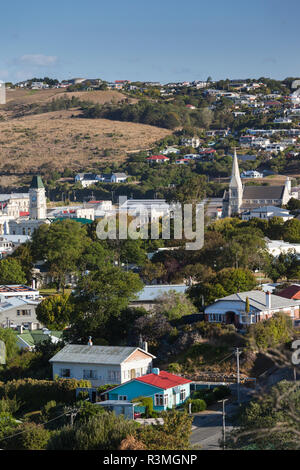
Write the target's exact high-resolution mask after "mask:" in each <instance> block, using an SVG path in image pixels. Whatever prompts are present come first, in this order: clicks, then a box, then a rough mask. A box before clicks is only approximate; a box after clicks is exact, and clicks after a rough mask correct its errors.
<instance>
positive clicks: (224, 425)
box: [218, 398, 228, 450]
mask: <svg viewBox="0 0 300 470" xmlns="http://www.w3.org/2000/svg"><path fill="white" fill-rule="evenodd" d="M227 400H228V398H225V399H224V400H218V401H219V403H222V420H223V450H225V448H226V422H225V420H226V413H225V401H227Z"/></svg>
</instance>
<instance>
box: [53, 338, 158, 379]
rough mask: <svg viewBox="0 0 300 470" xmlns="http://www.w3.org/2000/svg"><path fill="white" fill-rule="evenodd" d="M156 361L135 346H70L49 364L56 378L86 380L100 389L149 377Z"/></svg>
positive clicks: (146, 352) (56, 355)
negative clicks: (100, 386) (144, 376)
mask: <svg viewBox="0 0 300 470" xmlns="http://www.w3.org/2000/svg"><path fill="white" fill-rule="evenodd" d="M146 349H147V348H146ZM154 358H155V356H153V355H152V354H150V353H149V352H148V351H147V350H144V349H141V348H139V347H135V346H133V347H130V346H93V345H90V344H89V345H79V344H68V345H67V346H65V347H64V348H63V349H62V350H61V351H59V352H58V353H57V354H55V356H53V357H52V358H51V359H50V361H49V362H50V363H51V364H52V367H53V378H54V377H55V376H58V377H61V378H76V379H78V380H80V379H86V380H89V381H90V382H91V384H92V386H99V385H104V384H108V383H109V384H120V383H124V382H126V381H128V380H131V379H132V378H135V377H141V376H142V375H146V374H147V373H149V371H151V369H152V361H153V359H154Z"/></svg>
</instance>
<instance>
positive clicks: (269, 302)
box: [266, 291, 271, 308]
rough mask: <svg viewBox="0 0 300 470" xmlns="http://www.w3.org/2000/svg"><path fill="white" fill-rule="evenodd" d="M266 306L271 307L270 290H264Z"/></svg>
mask: <svg viewBox="0 0 300 470" xmlns="http://www.w3.org/2000/svg"><path fill="white" fill-rule="evenodd" d="M266 307H267V308H271V292H269V291H267V292H266Z"/></svg>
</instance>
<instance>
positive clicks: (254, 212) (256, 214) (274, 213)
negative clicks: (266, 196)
mask: <svg viewBox="0 0 300 470" xmlns="http://www.w3.org/2000/svg"><path fill="white" fill-rule="evenodd" d="M273 217H281V218H282V219H283V220H284V222H285V221H286V220H290V219H293V216H292V215H290V211H288V210H286V209H281V208H280V207H276V206H264V207H256V208H255V209H250V210H248V211H245V212H242V220H251V219H254V218H258V219H262V220H269V219H272V218H273Z"/></svg>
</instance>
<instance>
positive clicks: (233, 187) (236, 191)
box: [228, 149, 243, 217]
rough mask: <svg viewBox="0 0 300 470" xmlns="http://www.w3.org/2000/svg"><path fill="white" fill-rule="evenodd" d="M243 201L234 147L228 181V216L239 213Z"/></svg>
mask: <svg viewBox="0 0 300 470" xmlns="http://www.w3.org/2000/svg"><path fill="white" fill-rule="evenodd" d="M242 203H243V185H242V181H241V177H240V170H239V164H238V159H237V154H236V149H234V155H233V162H232V173H231V179H230V183H229V207H228V216H229V217H231V216H232V215H234V214H239V212H240V209H241V206H242Z"/></svg>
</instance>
